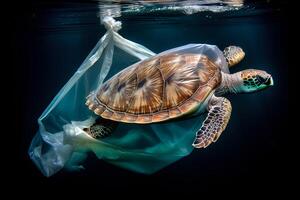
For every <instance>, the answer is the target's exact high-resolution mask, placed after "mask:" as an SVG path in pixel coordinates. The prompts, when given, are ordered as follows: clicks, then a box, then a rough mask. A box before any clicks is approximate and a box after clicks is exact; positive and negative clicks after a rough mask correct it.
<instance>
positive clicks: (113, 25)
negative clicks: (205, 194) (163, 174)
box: [29, 17, 228, 176]
mask: <svg viewBox="0 0 300 200" xmlns="http://www.w3.org/2000/svg"><path fill="white" fill-rule="evenodd" d="M104 25H105V27H106V29H107V32H106V34H105V35H104V36H103V37H102V38H101V39H100V40H99V42H98V43H97V44H96V46H95V48H94V49H93V50H92V51H91V53H90V54H89V55H88V57H87V58H86V59H85V60H84V62H83V63H82V65H81V66H80V67H79V69H78V70H77V71H76V72H75V74H74V75H73V76H72V78H71V79H70V80H69V81H68V82H67V83H66V84H65V86H64V87H63V88H62V89H61V90H60V91H59V93H58V94H57V95H56V97H55V98H54V99H53V101H52V102H51V103H50V105H49V106H48V107H47V108H46V110H45V111H44V112H43V114H42V115H41V116H40V118H39V119H38V124H39V130H38V133H37V134H36V136H35V137H34V138H33V140H32V143H31V146H30V148H29V155H30V157H31V159H32V160H33V161H34V163H35V164H36V165H37V167H38V168H39V169H40V170H41V172H42V173H43V174H44V175H45V176H51V175H53V174H55V173H56V172H58V171H59V170H61V169H62V168H64V167H66V168H68V169H80V168H82V166H80V165H79V164H78V163H79V161H83V160H84V159H85V158H86V155H87V153H88V152H94V153H95V155H96V156H97V157H98V158H99V159H103V160H105V161H107V162H109V163H112V164H115V165H117V166H120V167H123V168H126V169H129V170H132V171H136V172H140V173H145V174H151V173H154V172H156V171H158V170H160V169H161V168H163V167H165V166H167V165H169V164H171V163H173V162H175V161H177V160H179V159H180V158H182V157H184V156H186V155H188V154H190V153H191V152H192V150H193V147H192V145H191V144H192V142H193V140H194V137H195V133H196V132H197V130H198V129H199V127H200V126H201V124H202V120H203V118H202V117H199V116H196V117H191V118H187V119H180V120H174V121H170V122H163V123H153V124H147V125H138V124H125V123H120V124H119V125H118V127H117V129H116V130H115V131H114V132H113V133H112V134H111V135H110V136H109V137H107V138H104V139H101V140H96V139H93V138H91V137H90V136H88V135H87V134H86V133H85V132H84V131H83V129H84V128H87V127H89V126H91V125H92V124H93V123H94V121H95V119H96V117H97V116H95V115H94V113H92V112H91V111H90V110H89V109H88V108H87V107H86V105H85V101H86V96H87V95H88V94H89V93H90V92H91V91H93V90H95V89H97V88H98V87H99V85H101V84H102V82H103V81H104V79H105V78H106V76H107V75H108V72H109V71H110V68H111V66H112V61H113V52H114V46H117V47H119V48H120V49H121V50H123V51H125V52H127V53H128V54H129V55H132V56H134V57H137V58H139V59H140V60H144V59H147V58H149V57H151V56H154V55H155V53H153V52H152V51H150V50H148V49H147V48H145V47H144V46H142V45H139V44H136V43H134V42H131V41H129V40H126V39H125V38H123V37H122V36H120V35H119V34H118V33H117V31H118V30H119V29H120V28H121V23H120V22H116V21H115V20H114V19H112V18H110V17H108V18H106V19H104ZM170 51H173V52H181V51H184V52H190V53H192V52H197V53H201V52H202V53H205V54H207V55H208V56H209V57H210V58H211V59H214V60H215V61H216V62H217V63H218V62H219V63H220V66H222V67H223V68H222V70H223V71H226V72H228V68H227V64H226V61H225V59H224V57H223V55H222V52H221V51H220V50H219V49H218V48H217V47H216V46H213V45H205V44H190V45H186V46H183V47H179V48H176V49H172V50H170ZM166 52H169V51H166ZM166 52H163V53H166ZM163 53H162V54H163ZM117 59H126V57H124V58H123V57H120V58H117ZM120 67H121V66H120ZM122 67H123V68H125V67H126V66H122ZM120 70H122V68H120V69H117V71H120ZM187 127H188V128H187Z"/></svg>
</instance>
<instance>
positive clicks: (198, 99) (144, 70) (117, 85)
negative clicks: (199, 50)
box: [86, 53, 221, 123]
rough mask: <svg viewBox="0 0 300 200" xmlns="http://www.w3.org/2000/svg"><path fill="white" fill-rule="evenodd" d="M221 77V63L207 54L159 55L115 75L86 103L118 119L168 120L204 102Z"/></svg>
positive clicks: (102, 114)
mask: <svg viewBox="0 0 300 200" xmlns="http://www.w3.org/2000/svg"><path fill="white" fill-rule="evenodd" d="M220 79H221V77H220V70H219V67H218V66H217V65H215V64H214V62H212V61H211V60H210V59H209V58H208V57H207V56H205V55H201V54H175V53H172V54H163V55H157V56H154V57H152V58H150V59H147V60H144V61H141V62H139V63H137V64H134V65H132V66H130V67H128V68H126V69H125V70H122V71H121V72H119V73H118V74H116V75H115V76H113V77H112V78H111V79H109V80H108V81H107V82H106V83H104V84H103V85H102V86H101V88H100V89H99V90H98V91H96V92H95V95H90V96H89V97H88V100H87V102H86V104H87V105H88V106H89V108H90V109H91V110H93V111H94V112H95V113H96V114H98V115H100V116H102V117H104V118H107V119H112V120H115V121H122V122H129V123H151V122H158V121H164V120H167V119H169V118H174V117H178V116H180V115H182V114H185V113H186V112H188V111H189V110H191V109H193V108H195V106H197V105H199V104H201V103H202V102H203V100H204V99H205V98H206V97H207V96H208V95H209V93H210V92H211V91H212V90H213V89H214V88H215V87H216V86H217V85H218V83H219V82H220Z"/></svg>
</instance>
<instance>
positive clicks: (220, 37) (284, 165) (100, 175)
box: [7, 2, 291, 196]
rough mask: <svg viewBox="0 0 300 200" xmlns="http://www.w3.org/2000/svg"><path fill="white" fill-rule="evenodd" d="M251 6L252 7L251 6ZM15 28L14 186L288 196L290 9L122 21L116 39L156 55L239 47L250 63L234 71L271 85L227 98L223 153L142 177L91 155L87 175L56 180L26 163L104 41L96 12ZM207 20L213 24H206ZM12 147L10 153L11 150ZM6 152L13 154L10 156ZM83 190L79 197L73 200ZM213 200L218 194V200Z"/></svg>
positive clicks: (56, 8) (27, 11)
mask: <svg viewBox="0 0 300 200" xmlns="http://www.w3.org/2000/svg"><path fill="white" fill-rule="evenodd" d="M249 5H253V4H249ZM19 6H20V7H18V10H19V11H18V12H17V13H18V14H17V15H15V16H14V18H13V21H12V28H11V30H12V33H11V37H10V39H11V40H10V45H11V47H12V50H13V51H12V52H13V53H12V55H13V57H14V59H12V60H11V61H12V62H13V64H14V65H13V67H12V68H13V69H12V70H13V74H15V76H14V77H13V78H15V81H14V83H15V84H14V87H13V89H14V90H13V91H15V92H14V95H15V97H14V99H15V101H16V107H15V112H14V113H15V116H14V117H15V118H14V119H15V120H14V122H16V123H15V125H13V130H15V134H14V136H16V139H15V140H14V141H16V145H14V150H16V157H14V158H13V160H14V161H16V163H15V164H14V163H10V165H9V166H8V167H9V168H11V169H13V171H14V172H13V174H10V175H11V177H13V178H11V179H10V181H11V182H12V183H13V184H18V185H20V186H21V187H24V188H26V187H28V188H30V190H28V191H29V194H30V193H33V192H34V191H35V190H41V191H44V192H46V190H48V189H49V188H52V189H49V190H50V191H52V192H51V194H52V195H55V193H56V191H60V190H64V191H67V192H68V191H69V189H66V188H73V189H72V191H75V192H78V193H81V194H82V192H84V193H89V192H91V191H92V192H95V193H99V194H102V195H112V196H114V195H120V194H121V195H122V194H124V193H130V194H131V195H132V196H135V194H137V193H136V192H141V191H142V192H143V191H145V193H144V195H145V196H147V195H153V194H155V193H156V192H157V191H164V192H168V193H170V194H176V193H183V194H186V195H196V196H201V195H202V194H204V193H205V192H208V191H209V192H214V193H218V191H222V192H225V193H229V194H231V193H235V192H236V191H239V192H247V193H248V192H251V193H253V192H266V193H272V194H276V193H279V192H282V189H283V188H284V187H285V186H286V180H287V178H288V176H289V170H288V167H289V166H290V165H291V163H290V161H289V160H288V156H287V153H286V149H285V148H284V147H285V146H286V144H287V143H288V140H289V139H287V138H286V132H287V131H288V129H287V127H288V120H289V119H288V68H289V65H290V63H289V59H288V38H289V31H288V19H287V16H286V15H287V10H286V4H283V3H277V2H276V3H274V4H270V5H268V6H265V5H263V6H260V4H257V5H256V9H254V8H252V7H250V8H249V9H247V10H244V11H239V12H229V13H226V14H211V13H201V14H195V15H191V16H184V15H182V14H178V15H174V14H165V15H156V14H147V15H140V16H138V17H137V16H124V17H121V18H120V19H119V20H121V21H122V23H123V28H122V30H121V31H120V34H121V35H123V36H124V37H125V38H127V39H129V40H132V41H135V42H137V43H140V44H142V45H144V46H146V47H148V48H149V49H151V50H153V51H154V52H161V51H163V50H166V49H169V48H173V47H176V46H181V45H185V44H187V43H209V44H216V45H218V46H219V47H220V49H223V48H224V47H226V46H228V45H233V44H234V45H239V46H241V47H243V49H244V50H245V52H246V57H245V59H244V60H243V61H242V62H241V63H240V64H239V65H238V66H237V67H236V68H234V69H233V70H232V72H236V71H239V70H243V69H246V68H258V69H262V70H266V71H268V72H269V73H270V74H272V75H273V78H274V82H275V85H274V86H273V87H272V88H270V89H268V90H266V91H263V92H260V93H256V94H244V95H229V96H228V98H229V99H230V100H231V102H232V106H233V113H232V117H231V120H230V122H229V125H228V127H227V129H226V130H225V133H224V134H222V136H221V138H220V139H219V140H218V142H217V143H215V144H213V145H211V146H209V147H208V148H206V149H201V150H195V151H193V153H192V154H191V155H189V156H187V157H185V158H183V159H182V160H180V161H178V162H176V163H174V164H172V165H170V166H168V167H166V168H164V169H162V170H161V171H160V172H158V173H156V174H153V175H150V176H149V175H141V174H136V173H133V172H130V171H126V170H124V169H121V168H118V167H115V166H113V165H110V164H108V163H106V162H103V161H101V160H97V159H96V158H95V157H94V156H93V155H90V157H89V159H88V160H87V162H86V165H85V167H86V170H85V171H82V172H80V173H70V172H66V171H63V170H62V171H60V172H59V173H57V174H55V175H54V176H52V177H50V178H46V177H44V176H43V175H42V174H41V173H40V172H39V170H38V169H37V168H36V167H35V166H34V164H33V163H32V162H31V160H30V159H29V156H28V154H27V151H28V148H29V145H30V142H31V140H32V138H33V136H34V135H35V133H36V132H37V130H38V125H37V119H38V117H39V116H40V115H41V113H42V112H43V110H44V109H45V108H46V106H47V105H48V104H49V103H50V102H51V100H52V98H53V97H54V96H55V95H56V93H57V92H58V91H59V89H60V88H61V87H62V86H63V85H64V84H65V83H66V81H67V80H68V79H69V78H70V77H71V76H72V75H73V73H74V72H75V70H76V69H77V68H78V67H79V66H80V64H81V63H82V61H83V60H84V59H85V57H86V56H87V54H88V53H89V51H90V50H91V49H92V48H93V47H94V45H95V44H96V42H97V41H98V39H99V38H100V37H101V36H102V35H103V34H104V33H105V30H104V29H103V28H102V27H101V25H99V18H97V16H96V15H97V14H96V13H97V4H94V3H92V4H90V3H89V4H85V3H80V4H79V3H75V4H74V3H71V4H70V3H45V2H43V3H36V2H31V3H29V4H26V5H23V4H20V5H19ZM207 16H209V17H207ZM7 145H8V146H10V144H7ZM7 149H8V148H7ZM77 188H78V190H79V188H80V189H83V188H84V189H83V191H82V192H79V191H76V190H77ZM214 193H213V194H214Z"/></svg>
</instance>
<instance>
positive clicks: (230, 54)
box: [223, 46, 245, 67]
mask: <svg viewBox="0 0 300 200" xmlns="http://www.w3.org/2000/svg"><path fill="white" fill-rule="evenodd" d="M223 54H224V57H225V58H226V61H227V63H228V67H232V66H233V65H236V64H237V63H239V62H240V61H241V60H242V59H243V58H244V57H245V52H244V51H243V49H242V48H241V47H238V46H228V47H226V48H225V49H224V51H223Z"/></svg>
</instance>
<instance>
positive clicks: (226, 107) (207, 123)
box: [193, 96, 231, 148]
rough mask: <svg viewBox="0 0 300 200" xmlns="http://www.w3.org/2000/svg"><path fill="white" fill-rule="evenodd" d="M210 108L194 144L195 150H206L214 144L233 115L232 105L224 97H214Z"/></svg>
mask: <svg viewBox="0 0 300 200" xmlns="http://www.w3.org/2000/svg"><path fill="white" fill-rule="evenodd" d="M208 108H209V113H208V115H207V117H206V119H205V120H204V122H203V124H202V127H201V128H200V129H199V131H198V132H197V134H196V139H195V141H194V143H193V146H194V147H195V148H205V147H207V146H208V145H210V144H211V143H212V142H216V141H217V139H218V138H219V136H220V135H221V133H222V132H223V130H224V129H225V128H226V126H227V123H228V121H229V118H230V115H231V103H230V101H229V100H228V99H226V98H224V97H216V96H212V99H211V100H210V102H209V105H208Z"/></svg>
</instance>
